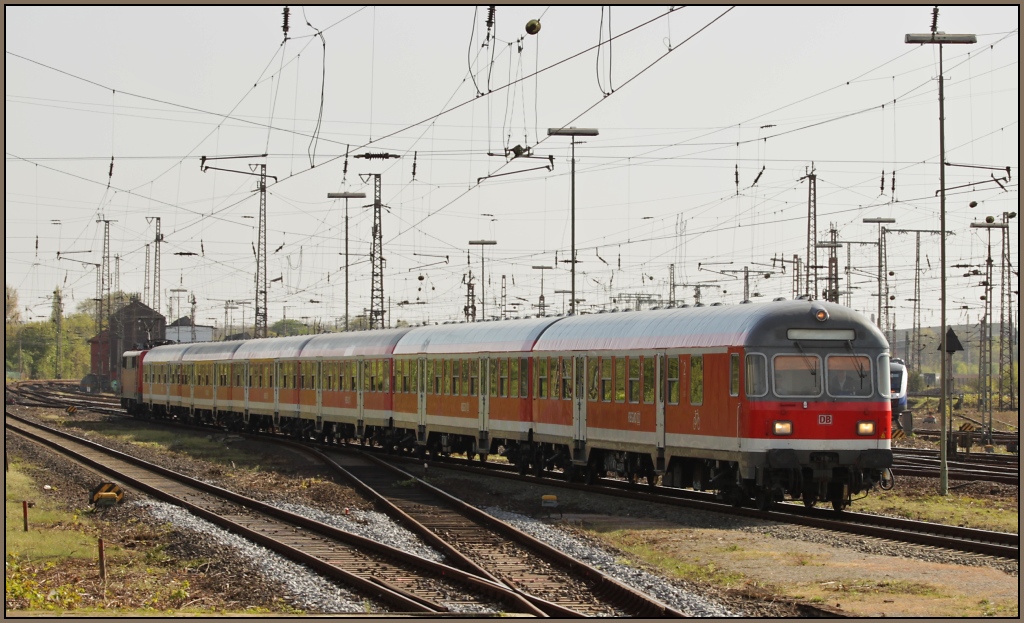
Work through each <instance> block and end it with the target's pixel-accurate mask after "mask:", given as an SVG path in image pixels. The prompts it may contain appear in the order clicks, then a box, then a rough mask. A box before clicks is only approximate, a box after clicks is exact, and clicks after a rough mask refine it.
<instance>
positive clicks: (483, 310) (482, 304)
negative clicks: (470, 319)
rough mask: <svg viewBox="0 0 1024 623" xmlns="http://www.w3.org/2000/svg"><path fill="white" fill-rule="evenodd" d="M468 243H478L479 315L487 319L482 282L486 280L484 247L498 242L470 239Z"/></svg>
mask: <svg viewBox="0 0 1024 623" xmlns="http://www.w3.org/2000/svg"><path fill="white" fill-rule="evenodd" d="M469 244H477V245H480V317H481V318H483V319H484V320H487V300H486V299H485V298H484V287H485V286H484V282H485V281H486V277H487V275H486V273H484V247H485V246H490V245H495V244H498V241H497V240H470V241H469Z"/></svg>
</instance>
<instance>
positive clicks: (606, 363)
mask: <svg viewBox="0 0 1024 623" xmlns="http://www.w3.org/2000/svg"><path fill="white" fill-rule="evenodd" d="M613 390H614V387H612V358H611V357H601V402H611V401H612V391H613Z"/></svg>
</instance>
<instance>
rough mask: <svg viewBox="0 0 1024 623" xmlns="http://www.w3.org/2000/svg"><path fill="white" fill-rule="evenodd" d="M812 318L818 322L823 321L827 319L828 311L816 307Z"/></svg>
mask: <svg viewBox="0 0 1024 623" xmlns="http://www.w3.org/2000/svg"><path fill="white" fill-rule="evenodd" d="M814 319H815V320H817V321H818V322H825V321H826V320H828V311H826V310H824V309H817V310H815V312H814Z"/></svg>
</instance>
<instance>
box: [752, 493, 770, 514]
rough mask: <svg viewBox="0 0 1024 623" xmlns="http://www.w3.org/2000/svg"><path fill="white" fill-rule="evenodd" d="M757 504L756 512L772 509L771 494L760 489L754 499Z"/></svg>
mask: <svg viewBox="0 0 1024 623" xmlns="http://www.w3.org/2000/svg"><path fill="white" fill-rule="evenodd" d="M754 500H755V501H756V503H757V510H759V511H766V510H768V509H769V508H771V507H772V492H771V491H769V490H768V489H761V490H759V491H758V492H757V496H756V497H755V498H754Z"/></svg>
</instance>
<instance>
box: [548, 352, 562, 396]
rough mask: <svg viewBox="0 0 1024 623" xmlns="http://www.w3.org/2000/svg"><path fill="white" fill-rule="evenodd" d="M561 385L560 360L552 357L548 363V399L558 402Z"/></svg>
mask: <svg viewBox="0 0 1024 623" xmlns="http://www.w3.org/2000/svg"><path fill="white" fill-rule="evenodd" d="M560 384H561V368H559V365H558V358H557V357H552V358H551V361H550V362H549V363H548V398H550V399H551V400H553V401H554V400H558V393H559V390H558V386H559V385H560Z"/></svg>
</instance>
